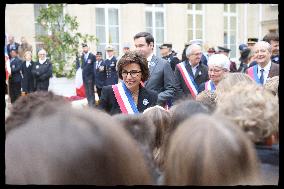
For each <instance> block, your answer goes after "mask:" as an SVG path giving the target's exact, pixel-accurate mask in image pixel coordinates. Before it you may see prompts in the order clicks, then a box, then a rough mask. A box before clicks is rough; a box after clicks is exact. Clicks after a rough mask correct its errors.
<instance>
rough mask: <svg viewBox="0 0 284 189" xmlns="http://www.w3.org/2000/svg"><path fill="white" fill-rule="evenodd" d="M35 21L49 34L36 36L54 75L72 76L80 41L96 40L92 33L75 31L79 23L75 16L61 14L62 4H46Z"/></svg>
mask: <svg viewBox="0 0 284 189" xmlns="http://www.w3.org/2000/svg"><path fill="white" fill-rule="evenodd" d="M36 20H37V22H38V23H39V24H40V25H41V26H42V27H43V28H44V29H45V30H47V31H50V32H51V35H41V36H37V39H38V40H39V41H41V42H43V47H44V48H45V49H46V51H47V53H48V57H49V58H50V60H51V62H52V63H53V73H54V74H55V76H56V77H68V78H70V77H73V76H74V75H75V69H76V65H75V63H74V61H75V58H76V53H78V48H79V45H80V42H85V43H86V42H93V41H96V42H97V41H98V40H97V38H96V37H95V36H93V35H88V34H84V35H82V34H81V33H78V32H77V29H78V27H79V23H78V22H77V17H72V16H70V15H69V14H64V15H63V5H62V4H48V7H47V8H43V9H41V10H40V15H39V16H38V17H37V18H36Z"/></svg>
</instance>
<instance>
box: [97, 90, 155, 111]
mask: <svg viewBox="0 0 284 189" xmlns="http://www.w3.org/2000/svg"><path fill="white" fill-rule="evenodd" d="M156 104H157V93H155V92H153V91H150V90H147V89H146V88H144V87H142V86H140V88H139V94H138V104H137V109H138V111H139V112H140V113H142V112H143V111H144V110H145V109H147V108H149V107H151V106H155V105H156ZM98 108H99V109H102V110H105V111H106V112H108V113H109V114H111V115H113V114H118V113H122V112H121V110H120V107H119V105H118V103H117V100H116V98H115V95H114V92H113V90H112V86H111V85H109V86H104V87H103V89H102V95H101V98H100V103H99V106H98Z"/></svg>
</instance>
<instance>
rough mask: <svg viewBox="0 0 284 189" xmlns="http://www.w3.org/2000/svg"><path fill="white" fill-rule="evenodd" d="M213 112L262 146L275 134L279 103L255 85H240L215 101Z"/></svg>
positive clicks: (277, 124)
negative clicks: (236, 126) (235, 125)
mask: <svg viewBox="0 0 284 189" xmlns="http://www.w3.org/2000/svg"><path fill="white" fill-rule="evenodd" d="M216 112H217V113H222V114H224V115H225V116H227V117H228V118H229V119H230V120H232V121H234V122H235V123H236V124H237V125H239V126H240V127H241V128H242V129H243V130H244V131H245V132H246V133H247V134H248V136H249V137H250V138H251V140H252V141H253V142H255V143H257V142H264V141H265V139H267V138H268V137H270V136H271V135H272V134H273V133H274V132H276V133H277V132H278V126H279V104H278V99H277V97H275V96H273V95H272V94H271V93H270V92H268V91H266V90H265V89H264V88H263V87H261V86H258V85H254V84H248V83H240V84H239V85H235V86H233V87H232V88H231V89H230V91H228V92H226V93H224V94H223V96H222V98H219V99H217V109H216Z"/></svg>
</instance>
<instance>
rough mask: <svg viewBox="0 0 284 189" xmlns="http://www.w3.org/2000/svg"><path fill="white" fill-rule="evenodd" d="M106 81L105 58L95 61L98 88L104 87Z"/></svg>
mask: <svg viewBox="0 0 284 189" xmlns="http://www.w3.org/2000/svg"><path fill="white" fill-rule="evenodd" d="M105 82H106V66H105V62H104V60H101V61H100V62H98V61H96V63H95V84H96V86H97V87H98V88H103V86H105Z"/></svg>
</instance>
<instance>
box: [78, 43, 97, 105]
mask: <svg viewBox="0 0 284 189" xmlns="http://www.w3.org/2000/svg"><path fill="white" fill-rule="evenodd" d="M82 48H83V53H82V56H81V62H82V63H81V68H82V75H83V84H84V87H85V91H86V96H87V100H88V105H89V107H94V106H95V90H94V85H95V75H94V74H95V73H94V65H95V62H96V56H95V55H94V54H93V53H91V52H90V51H89V47H88V45H87V44H86V43H83V44H82Z"/></svg>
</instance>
